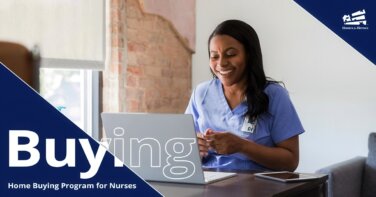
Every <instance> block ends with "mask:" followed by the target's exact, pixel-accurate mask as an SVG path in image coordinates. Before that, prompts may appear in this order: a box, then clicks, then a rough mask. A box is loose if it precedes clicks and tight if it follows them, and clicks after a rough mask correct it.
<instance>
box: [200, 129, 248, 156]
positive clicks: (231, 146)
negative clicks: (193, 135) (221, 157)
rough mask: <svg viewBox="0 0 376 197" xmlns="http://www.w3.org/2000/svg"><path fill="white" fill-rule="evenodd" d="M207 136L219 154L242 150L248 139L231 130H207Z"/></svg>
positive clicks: (211, 145)
mask: <svg viewBox="0 0 376 197" xmlns="http://www.w3.org/2000/svg"><path fill="white" fill-rule="evenodd" d="M205 138H206V139H207V140H208V142H209V145H210V147H211V148H212V149H214V150H215V151H216V152H217V153H218V154H232V153H237V152H241V150H242V147H243V145H244V143H246V140H245V139H243V138H241V137H239V136H237V135H235V134H233V133H230V132H214V131H213V130H210V131H208V132H206V134H205Z"/></svg>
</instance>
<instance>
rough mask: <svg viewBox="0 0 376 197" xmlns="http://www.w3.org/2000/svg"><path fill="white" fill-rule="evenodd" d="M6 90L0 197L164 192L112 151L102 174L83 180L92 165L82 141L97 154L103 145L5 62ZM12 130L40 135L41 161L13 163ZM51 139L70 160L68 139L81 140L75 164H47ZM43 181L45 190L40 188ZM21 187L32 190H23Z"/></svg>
mask: <svg viewBox="0 0 376 197" xmlns="http://www.w3.org/2000/svg"><path fill="white" fill-rule="evenodd" d="M0 91H1V94H0V156H1V159H0V172H1V178H0V196H4V197H5V196H26V195H30V196H54V197H58V196H64V197H66V196H68V195H69V196H101V197H103V196H111V197H115V196H161V194H159V193H158V192H157V191H156V190H154V189H153V188H152V187H150V186H149V184H148V183H146V182H145V181H144V180H142V179H140V178H139V177H138V176H137V175H135V174H134V173H133V172H132V171H131V170H129V169H128V168H127V167H125V166H124V167H114V158H113V156H112V155H111V154H110V153H108V152H106V154H105V156H104V158H103V161H102V163H101V164H100V167H99V169H98V171H97V173H96V174H95V175H94V176H93V177H92V178H89V179H81V178H80V172H87V171H88V170H89V169H90V165H89V162H88V160H87V159H86V155H85V152H84V151H83V148H82V147H81V144H80V143H79V141H78V139H87V140H88V142H89V143H90V146H91V148H92V151H93V153H94V155H95V154H96V153H97V150H98V147H99V146H100V145H99V144H98V143H97V142H96V141H95V140H93V139H92V138H91V137H90V136H88V135H87V134H86V133H85V132H83V131H82V130H81V129H80V128H79V127H77V126H76V125H75V124H74V123H72V122H71V121H70V120H68V119H67V118H66V117H65V116H64V115H62V114H61V113H60V112H59V111H57V110H56V109H55V108H54V107H53V106H51V105H50V104H49V103H48V102H47V101H45V100H44V99H43V98H42V97H40V96H39V94H37V93H36V92H35V91H34V90H33V89H31V88H30V87H28V86H27V85H26V84H25V83H24V82H23V81H21V80H20V79H19V78H18V77H16V76H15V75H14V74H13V73H12V72H10V71H9V70H8V69H7V68H6V67H4V65H2V64H0ZM10 130H29V131H32V132H35V133H36V134H37V135H38V137H39V143H38V145H36V147H35V148H36V149H37V150H38V151H39V153H40V159H39V161H38V162H37V163H36V164H35V165H33V166H30V167H9V165H10V161H9V150H10V148H9V136H10V135H13V134H14V132H12V134H10V133H11V132H10ZM15 132H16V131H15ZM17 132H19V131H17ZM47 138H51V139H55V155H56V159H57V160H63V159H64V158H65V155H66V144H67V142H66V139H68V138H69V139H74V140H75V167H67V166H63V167H51V166H50V165H49V164H48V163H47V161H46V139H47ZM18 143H19V144H28V143H29V140H28V139H27V138H25V137H23V138H19V142H18ZM12 150H13V149H12ZM18 153H19V154H18V156H19V160H27V159H28V158H30V155H31V154H29V153H27V152H25V151H23V152H22V151H19V152H18ZM68 154H72V152H69V153H68ZM22 184H23V185H22ZM28 184H29V187H30V188H27V185H28ZM38 184H39V185H38ZM43 184H44V186H45V187H46V189H45V190H43V188H39V189H37V188H34V187H37V186H39V187H42V186H43ZM63 184H64V186H65V187H66V188H63V187H62V185H63ZM104 184H107V185H106V186H105V185H104ZM21 186H22V187H26V188H25V189H20V187H21ZM79 186H81V189H78V187H79ZM83 186H87V188H86V189H84V188H83ZM90 186H94V188H90ZM101 186H102V188H101ZM115 186H117V187H116V188H115ZM16 187H17V189H15V188H16ZM110 187H111V188H110ZM120 187H122V188H120ZM55 188H57V189H55Z"/></svg>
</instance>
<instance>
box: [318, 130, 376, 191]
mask: <svg viewBox="0 0 376 197" xmlns="http://www.w3.org/2000/svg"><path fill="white" fill-rule="evenodd" d="M368 149H369V152H368V157H355V158H353V159H350V160H347V161H343V162H340V163H337V164H334V165H331V166H328V167H325V168H322V169H320V170H318V171H317V173H322V174H328V175H329V179H328V185H327V188H328V191H327V192H328V196H329V197H339V196H340V197H347V196H348V197H371V196H376V133H370V135H369V138H368Z"/></svg>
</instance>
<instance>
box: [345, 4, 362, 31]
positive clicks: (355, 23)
mask: <svg viewBox="0 0 376 197" xmlns="http://www.w3.org/2000/svg"><path fill="white" fill-rule="evenodd" d="M342 20H343V25H344V26H342V29H343V30H368V26H367V20H366V10H365V9H363V10H359V11H356V12H353V13H351V14H345V15H343V17H342Z"/></svg>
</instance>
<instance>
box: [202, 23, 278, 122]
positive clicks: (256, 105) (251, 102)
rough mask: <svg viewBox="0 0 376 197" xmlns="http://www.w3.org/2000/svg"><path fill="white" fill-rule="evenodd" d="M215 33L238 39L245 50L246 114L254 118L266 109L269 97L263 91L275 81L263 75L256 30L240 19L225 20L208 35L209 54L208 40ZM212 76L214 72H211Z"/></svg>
mask: <svg viewBox="0 0 376 197" xmlns="http://www.w3.org/2000/svg"><path fill="white" fill-rule="evenodd" d="M216 35H227V36H231V37H232V38H234V39H236V40H237V41H239V42H240V43H241V44H242V45H243V47H244V50H245V54H246V57H245V58H246V59H245V61H246V68H245V72H246V73H245V76H246V78H247V88H246V92H245V95H246V100H247V104H248V111H247V115H248V116H249V117H250V118H256V117H257V116H258V115H260V114H262V113H264V112H267V111H268V105H269V98H268V96H267V95H266V94H265V93H264V89H265V87H266V86H267V84H268V83H275V81H272V80H269V79H268V78H267V77H266V76H265V72H264V67H263V63H262V53H261V47H260V41H259V39H258V36H257V34H256V31H255V30H254V29H253V28H252V27H251V26H250V25H248V24H247V23H245V22H243V21H240V20H227V21H224V22H222V23H221V24H219V25H218V26H217V27H216V28H215V29H214V31H213V33H212V34H211V35H210V37H209V40H208V46H209V55H210V41H211V39H212V38H213V37H214V36H216ZM212 74H213V77H215V78H216V77H217V76H215V74H214V73H213V72H212Z"/></svg>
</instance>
